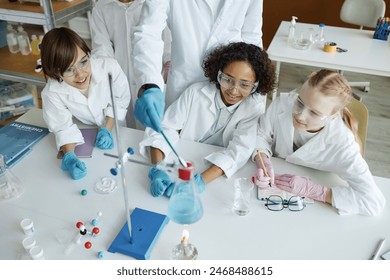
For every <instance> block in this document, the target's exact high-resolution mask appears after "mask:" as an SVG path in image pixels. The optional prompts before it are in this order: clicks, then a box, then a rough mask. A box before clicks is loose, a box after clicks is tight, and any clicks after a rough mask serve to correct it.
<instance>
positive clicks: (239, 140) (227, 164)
mask: <svg viewBox="0 0 390 280" xmlns="http://www.w3.org/2000/svg"><path fill="white" fill-rule="evenodd" d="M204 71H205V76H206V77H208V79H209V81H204V82H198V83H195V84H193V85H191V86H190V87H188V88H187V89H186V90H185V91H184V92H183V94H181V95H180V96H179V97H178V99H177V100H176V101H175V102H174V103H173V104H172V105H171V106H169V107H168V109H167V111H166V112H165V114H164V119H163V122H162V127H163V129H164V133H165V134H166V136H167V138H168V139H170V141H171V143H172V145H173V146H175V144H176V143H177V142H178V141H179V139H186V140H192V141H196V142H201V143H207V144H212V145H218V146H221V147H224V148H225V149H222V150H219V151H217V152H214V153H212V154H210V155H208V156H207V157H205V160H206V161H207V162H208V163H209V165H210V167H209V168H208V169H207V170H205V171H203V172H202V174H195V180H196V181H197V183H198V186H204V185H205V184H207V183H209V182H211V181H212V180H214V179H215V178H217V177H219V176H221V175H226V176H227V177H228V178H229V177H231V176H232V175H233V174H234V173H235V172H236V171H237V170H238V169H240V168H241V167H242V166H243V165H244V164H245V163H246V162H247V160H248V159H249V158H250V156H251V154H252V151H253V149H254V147H255V143H256V132H257V120H258V118H259V115H260V114H262V113H263V112H264V108H265V106H264V98H263V95H264V94H266V93H268V92H271V91H272V89H273V88H274V83H275V72H274V67H273V66H272V63H271V61H270V60H269V59H268V55H267V53H266V52H265V51H263V50H262V49H261V48H259V47H257V46H255V45H251V44H246V43H243V42H236V43H231V44H228V45H226V46H221V47H219V48H217V49H215V50H214V51H213V52H211V54H210V55H209V56H208V57H207V59H206V60H205V63H204ZM149 151H150V154H149ZM140 152H141V154H142V155H144V156H150V157H151V158H152V162H153V163H159V162H161V161H162V160H164V159H165V158H166V157H167V156H169V155H170V153H171V148H170V146H169V145H168V144H167V143H166V141H165V140H164V138H163V137H162V136H161V134H160V133H157V132H156V131H154V130H153V129H151V128H146V130H145V136H144V140H143V141H142V142H141V143H140ZM151 171H152V172H150V173H149V178H150V179H151V180H152V184H151V191H152V194H153V195H154V196H159V195H162V194H163V193H164V190H165V189H167V188H168V191H172V189H170V188H169V187H170V184H169V183H166V184H165V185H164V186H163V187H161V188H159V187H156V185H155V184H154V180H155V178H154V177H157V176H155V175H153V174H152V175H151V173H153V172H155V170H153V168H152V169H151ZM161 177H163V179H162V181H164V180H165V181H169V180H168V178H167V177H166V176H165V177H164V176H161ZM156 189H157V190H156ZM165 194H166V195H168V196H169V193H168V194H167V193H165Z"/></svg>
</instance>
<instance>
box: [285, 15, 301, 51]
mask: <svg viewBox="0 0 390 280" xmlns="http://www.w3.org/2000/svg"><path fill="white" fill-rule="evenodd" d="M297 19H298V18H297V17H296V16H292V17H291V22H290V27H289V29H288V38H287V44H288V45H289V46H292V45H294V43H295V42H294V41H295V24H296V20H297Z"/></svg>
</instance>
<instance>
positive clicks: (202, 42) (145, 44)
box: [132, 0, 263, 107]
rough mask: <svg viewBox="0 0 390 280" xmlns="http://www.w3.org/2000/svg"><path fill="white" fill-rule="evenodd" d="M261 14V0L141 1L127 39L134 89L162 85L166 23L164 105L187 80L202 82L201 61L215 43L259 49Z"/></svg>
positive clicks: (168, 103) (169, 101) (260, 42)
mask: <svg viewBox="0 0 390 280" xmlns="http://www.w3.org/2000/svg"><path fill="white" fill-rule="evenodd" d="M213 11H214V12H213ZM215 11H217V12H216V13H215ZM262 12H263V1H262V0H217V1H216V0H212V1H210V0H164V1H161V0H148V1H146V2H145V3H144V6H143V9H142V12H141V18H140V21H139V23H138V25H137V26H136V27H135V28H134V39H133V41H132V42H133V58H134V71H135V74H136V77H135V78H136V83H137V88H140V87H141V86H142V85H144V84H151V83H152V84H156V85H158V86H159V87H160V89H161V90H163V89H164V82H163V79H162V77H161V63H160V62H161V57H162V51H163V48H162V45H163V42H162V40H161V31H162V30H163V29H164V27H165V26H166V25H168V27H169V30H170V31H171V34H172V44H171V48H172V51H171V53H172V56H171V68H170V71H169V75H168V81H167V88H166V93H167V94H166V97H165V102H166V107H168V106H169V105H170V104H172V102H173V101H175V100H176V99H177V98H178V97H179V95H180V94H181V93H182V92H184V90H185V89H186V88H187V87H189V86H190V85H191V84H193V83H196V82H200V81H204V80H207V79H206V78H205V76H204V75H203V71H202V60H203V59H204V57H205V56H206V55H207V53H209V52H210V51H211V50H213V49H214V48H215V47H216V46H219V45H222V44H227V43H229V42H246V43H251V44H254V45H256V46H259V47H262V32H261V27H262V23H263V20H262Z"/></svg>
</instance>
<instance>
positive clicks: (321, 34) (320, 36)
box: [317, 23, 325, 48]
mask: <svg viewBox="0 0 390 280" xmlns="http://www.w3.org/2000/svg"><path fill="white" fill-rule="evenodd" d="M318 28H319V31H318V41H317V44H318V46H320V47H321V48H322V47H323V46H324V44H325V35H324V29H325V24H323V23H320V25H319V26H318Z"/></svg>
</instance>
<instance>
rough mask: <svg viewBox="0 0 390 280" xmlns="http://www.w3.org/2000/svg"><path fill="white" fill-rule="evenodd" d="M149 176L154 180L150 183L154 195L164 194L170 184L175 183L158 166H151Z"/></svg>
mask: <svg viewBox="0 0 390 280" xmlns="http://www.w3.org/2000/svg"><path fill="white" fill-rule="evenodd" d="M148 177H149V179H150V180H152V182H151V183H150V192H151V194H152V195H153V196H154V197H158V196H162V195H163V194H164V192H165V190H166V189H167V188H168V187H169V186H170V185H174V183H172V182H171V178H169V175H168V174H167V173H166V172H165V171H162V170H160V169H157V168H156V167H151V168H150V169H149V174H148ZM172 190H173V188H172Z"/></svg>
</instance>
